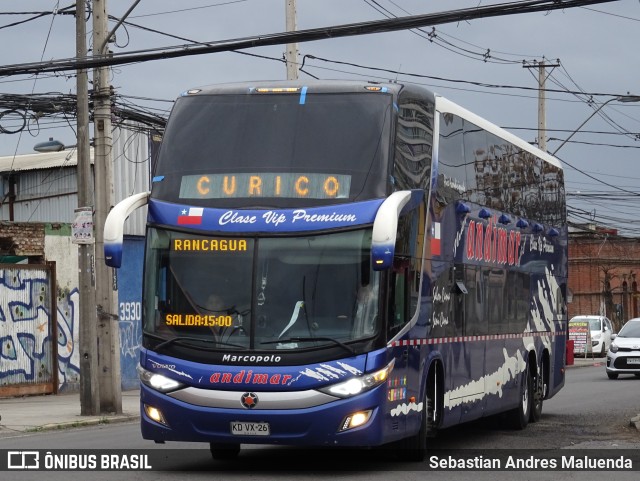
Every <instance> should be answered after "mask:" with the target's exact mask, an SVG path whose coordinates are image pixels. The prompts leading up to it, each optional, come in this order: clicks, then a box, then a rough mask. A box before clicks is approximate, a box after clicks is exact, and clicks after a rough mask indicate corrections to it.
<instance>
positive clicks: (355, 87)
mask: <svg viewBox="0 0 640 481" xmlns="http://www.w3.org/2000/svg"><path fill="white" fill-rule="evenodd" d="M287 87H289V88H291V87H297V88H304V87H306V88H307V89H312V90H311V92H322V93H344V92H354V93H357V92H362V91H363V89H364V88H366V87H381V88H383V89H384V91H385V92H387V93H391V94H393V95H394V96H396V97H397V95H398V94H399V93H400V91H402V90H404V89H407V90H410V91H414V92H416V93H418V92H419V93H420V94H421V95H424V96H425V97H428V98H430V99H431V100H434V101H435V104H436V111H438V112H449V113H452V114H456V115H458V116H460V117H463V118H465V119H467V120H469V121H470V122H472V123H474V124H475V125H477V126H478V127H481V128H483V129H485V130H486V131H488V132H491V133H492V134H494V135H497V136H498V137H501V138H503V139H505V140H507V141H509V142H511V143H512V144H514V145H516V146H518V147H520V148H521V149H523V150H526V151H528V152H531V153H532V154H534V155H536V156H537V157H540V158H541V159H543V160H545V161H546V162H548V163H550V164H552V165H555V166H556V167H558V168H560V169H561V168H562V164H561V163H560V161H559V160H558V159H557V158H555V157H553V156H552V155H550V154H548V153H547V152H544V151H543V150H540V149H538V148H537V147H534V146H533V145H531V144H529V143H528V142H526V141H524V140H522V139H521V138H519V137H517V136H516V135H514V134H512V133H511V132H508V131H507V130H505V129H503V128H501V127H498V126H497V125H495V124H493V123H491V122H490V121H488V120H486V119H484V118H482V117H480V116H479V115H477V114H474V113H473V112H470V111H469V110H467V109H465V108H464V107H461V106H460V105H458V104H456V103H455V102H452V101H451V100H448V99H446V98H445V97H442V96H441V95H439V94H437V93H434V92H432V91H430V90H428V89H426V88H424V87H421V86H417V85H414V84H410V83H408V84H402V83H395V82H377V81H368V80H308V79H306V80H304V81H303V80H255V81H247V82H234V83H224V84H215V85H207V86H203V87H196V88H193V89H190V90H187V91H185V92H183V93H182V94H181V96H187V95H194V94H200V95H217V94H226V95H228V94H247V93H249V92H252V91H254V90H255V89H258V88H265V89H267V88H287ZM307 92H308V93H311V92H309V91H308V90H307Z"/></svg>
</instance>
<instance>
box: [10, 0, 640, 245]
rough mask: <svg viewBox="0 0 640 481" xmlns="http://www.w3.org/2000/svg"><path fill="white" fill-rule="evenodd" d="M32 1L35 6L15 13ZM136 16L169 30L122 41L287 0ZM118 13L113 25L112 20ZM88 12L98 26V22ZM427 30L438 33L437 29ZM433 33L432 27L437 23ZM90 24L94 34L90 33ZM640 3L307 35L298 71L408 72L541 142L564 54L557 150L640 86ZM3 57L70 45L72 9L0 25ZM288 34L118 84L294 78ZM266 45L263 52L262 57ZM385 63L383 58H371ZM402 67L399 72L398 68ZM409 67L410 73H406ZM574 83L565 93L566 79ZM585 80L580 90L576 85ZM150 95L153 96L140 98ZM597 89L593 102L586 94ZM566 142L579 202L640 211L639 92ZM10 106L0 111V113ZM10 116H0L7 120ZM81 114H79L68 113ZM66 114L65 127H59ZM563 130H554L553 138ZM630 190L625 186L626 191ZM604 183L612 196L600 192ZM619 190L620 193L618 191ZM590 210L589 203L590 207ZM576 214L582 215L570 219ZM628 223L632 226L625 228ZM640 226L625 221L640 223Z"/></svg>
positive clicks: (172, 92)
mask: <svg viewBox="0 0 640 481" xmlns="http://www.w3.org/2000/svg"><path fill="white" fill-rule="evenodd" d="M73 3H74V2H73V1H70V0H68V1H67V2H64V1H63V0H59V1H58V0H30V1H28V2H25V1H24V0H2V1H1V2H0V27H3V26H5V25H9V24H11V23H15V22H19V21H21V20H26V19H28V18H32V17H34V14H33V12H47V11H48V12H51V11H53V10H54V9H56V8H59V9H62V8H65V7H69V6H70V5H73ZM133 3H134V0H108V3H107V6H108V11H109V14H110V15H111V16H114V17H121V16H122V15H123V14H124V13H125V12H126V11H127V10H128V9H129V7H130V6H131V5H132V4H133ZM494 3H497V2H488V1H485V0H482V1H480V0H446V1H445V0H431V1H428V0H297V25H298V29H299V30H303V29H308V28H316V27H327V26H334V25H341V24H347V23H352V22H362V21H370V20H382V19H384V18H387V17H390V16H398V17H399V16H406V15H418V14H427V13H436V12H443V11H447V10H454V9H459V8H471V7H477V6H488V5H492V4H494ZM14 12H31V13H29V14H25V15H8V13H14ZM128 21H130V22H132V23H134V24H137V25H140V26H143V27H146V28H150V29H153V30H156V31H159V32H164V33H166V34H167V35H163V34H161V33H154V32H150V31H145V30H143V29H140V28H136V27H132V26H127V27H126V28H124V27H121V28H120V29H119V30H118V32H117V40H116V43H115V44H111V50H112V51H113V52H115V53H121V52H128V51H134V50H143V49H148V48H158V47H167V46H175V45H181V44H184V43H187V42H186V41H184V40H178V39H176V38H172V37H171V36H169V35H173V36H176V37H182V38H186V39H190V40H194V41H218V40H225V39H235V38H241V37H246V36H254V35H259V34H271V33H277V32H283V31H285V0H183V1H180V2H176V1H175V0H142V1H141V2H140V3H139V5H138V6H137V7H136V8H135V10H134V11H133V12H132V13H131V15H130V16H129V17H128ZM113 26H115V23H113V22H112V23H111V24H110V28H113ZM90 30H91V24H90V23H89V25H88V31H89V32H90ZM429 34H431V36H430V35H429ZM433 34H435V36H433ZM89 37H90V36H89ZM639 37H640V2H639V1H638V0H620V1H616V2H612V3H603V4H597V5H593V6H590V7H581V8H572V9H565V10H554V11H550V12H546V13H530V14H522V15H512V16H503V17H497V18H486V19H478V20H473V21H469V22H460V23H455V24H446V25H438V26H436V27H435V31H433V30H432V28H431V27H425V28H424V29H421V30H412V31H402V32H394V33H385V34H372V35H364V36H358V37H346V38H336V39H329V40H322V41H316V42H307V43H301V44H299V57H298V58H299V60H300V62H302V60H303V58H304V56H306V55H311V56H315V57H320V58H323V59H326V60H327V61H319V60H310V59H308V58H306V59H305V60H304V71H303V72H300V79H302V80H304V79H311V78H313V77H312V76H315V77H318V78H321V79H330V78H351V79H365V78H369V79H374V80H390V79H392V80H396V79H397V80H398V81H399V82H405V81H406V82H413V83H417V84H420V85H423V86H426V87H428V88H430V89H432V90H434V91H435V92H437V93H439V94H442V95H444V96H445V97H448V98H449V99H451V100H453V101H454V102H456V103H458V104H460V105H462V106H464V107H466V108H467V109H469V110H472V111H473V112H475V113H477V114H479V115H481V116H483V117H485V118H487V119H488V120H490V121H492V122H494V123H496V124H498V125H500V126H501V127H505V128H507V129H508V130H511V131H512V132H513V133H515V134H516V135H518V136H520V137H522V138H524V139H525V140H526V141H529V142H535V141H536V138H537V131H536V129H537V122H538V94H537V91H536V88H537V70H534V69H530V68H525V67H524V66H525V65H532V64H533V62H534V61H543V60H544V61H545V62H548V63H553V64H555V63H558V59H559V64H560V66H559V67H554V68H553V69H551V68H550V69H549V70H548V74H549V79H548V80H547V88H548V89H554V90H558V91H561V92H548V93H547V95H546V96H547V102H546V107H547V122H546V125H547V129H548V132H547V137H548V140H547V149H548V150H549V151H550V152H553V151H554V150H555V149H556V148H558V147H559V146H560V144H561V140H559V139H564V138H566V137H567V136H568V135H570V133H571V132H572V131H573V130H575V129H576V128H578V126H580V124H582V123H583V122H584V121H585V120H586V119H587V118H589V116H590V115H591V114H592V113H593V111H594V109H595V108H597V107H598V106H599V105H600V104H602V103H603V102H606V101H608V100H610V99H612V98H614V97H616V96H618V95H626V94H628V93H629V94H632V95H635V94H637V95H640V84H639V81H640V57H639V56H638V53H637V45H638V44H640V42H639V40H640V38H639ZM0 41H1V43H2V45H3V48H2V52H1V53H0V65H11V64H20V63H26V62H38V61H40V60H51V59H60V58H70V57H73V56H74V55H75V20H74V18H73V17H72V16H70V15H55V16H54V15H45V16H42V17H41V18H38V19H36V20H33V21H29V22H26V23H23V24H20V25H16V26H11V27H6V28H0ZM284 50H285V47H284V46H273V47H262V48H254V49H250V50H245V51H244V52H246V53H249V54H254V55H257V56H251V55H242V54H240V53H232V52H229V53H216V54H208V55H199V56H190V57H185V58H179V59H168V60H158V61H152V62H145V63H141V64H137V65H132V66H121V67H116V68H114V69H113V75H112V84H113V86H114V87H115V88H116V90H117V92H118V94H121V95H124V96H129V97H133V99H132V101H133V102H134V103H136V104H138V105H145V106H148V107H150V108H154V109H167V110H168V109H170V108H171V101H172V100H173V99H174V98H175V97H176V96H177V95H178V94H179V93H180V92H182V91H184V90H186V89H188V88H190V87H196V86H201V85H206V84H214V83H222V82H230V81H246V80H256V79H284V78H286V70H285V66H284V64H283V63H282V62H281V61H279V59H282V57H283V53H284ZM258 56H261V57H267V58H261V57H258ZM374 69H377V70H374ZM394 72H397V73H394ZM409 74H411V75H409ZM75 88H76V87H75V77H74V76H73V73H72V72H71V73H68V74H67V75H61V76H58V77H54V78H52V77H51V76H49V75H47V76H42V77H39V78H34V77H25V76H20V77H8V78H7V77H5V78H0V94H6V93H20V94H31V93H33V92H35V93H44V92H63V93H75ZM562 91H564V92H562ZM579 92H584V93H583V94H580V93H579ZM144 99H153V100H144ZM588 99H592V103H591V105H590V104H589V103H588V102H587V100H588ZM600 113H602V114H605V115H606V117H607V119H604V118H602V117H601V116H600V115H596V116H594V117H593V118H591V119H590V120H589V121H588V122H587V123H586V124H585V125H584V127H582V129H581V133H578V134H576V135H575V136H574V137H573V138H572V139H571V142H569V143H567V144H566V145H564V146H563V147H562V148H561V149H560V150H559V151H558V154H557V155H558V157H559V158H560V159H561V160H562V161H563V163H564V165H565V169H566V179H567V190H568V192H569V193H570V194H571V198H570V204H573V206H574V207H575V208H579V209H582V210H584V211H586V212H591V214H595V218H596V220H598V221H600V222H602V223H609V224H614V223H615V224H617V225H618V226H620V227H623V225H622V224H621V223H620V222H613V220H611V219H609V217H612V218H615V219H616V220H625V222H626V221H629V220H634V219H640V215H639V214H640V202H639V200H635V199H634V198H633V195H632V194H630V192H640V188H638V182H639V180H640V165H639V159H638V155H639V152H640V151H639V150H638V147H640V142H638V141H636V140H634V139H635V136H637V135H638V133H639V132H640V103H635V104H634V103H627V104H621V103H619V102H617V101H612V102H610V103H608V104H607V106H606V107H604V108H603V109H602V110H601V111H600ZM1 114H2V112H1V111H0V115H1ZM6 120H7V119H6V118H5V119H3V118H2V117H0V126H2V125H4V124H3V121H6ZM72 123H73V124H74V123H75V120H73V121H72ZM63 125H64V122H63V121H62V120H61V119H58V121H57V122H56V123H51V122H43V123H41V124H40V129H38V128H37V127H38V126H37V125H36V124H33V123H31V124H29V130H28V131H27V130H26V129H25V130H23V131H22V132H20V133H16V134H3V133H0V155H14V154H15V153H30V152H32V147H33V145H34V144H35V143H37V142H40V141H44V140H47V138H48V137H49V136H54V137H55V138H57V139H59V140H61V141H62V142H64V143H65V144H75V134H74V130H73V129H72V128H70V127H61V126H63ZM54 126H58V127H57V128H55V129H54V128H53V127H54ZM556 139H558V140H556ZM619 189H622V190H623V191H620V190H619ZM596 192H604V193H607V195H608V196H609V200H608V201H602V200H595V199H593V197H592V195H593V194H594V193H596ZM617 194H621V196H622V197H621V198H615V199H614V197H613V196H614V195H617ZM587 217H588V215H587ZM573 220H574V221H579V220H580V219H579V218H574V219H573ZM628 227H629V226H626V227H625V228H628ZM636 228H637V230H636V231H635V232H634V231H627V232H628V233H629V234H633V235H639V236H640V221H639V223H638V224H637V227H636Z"/></svg>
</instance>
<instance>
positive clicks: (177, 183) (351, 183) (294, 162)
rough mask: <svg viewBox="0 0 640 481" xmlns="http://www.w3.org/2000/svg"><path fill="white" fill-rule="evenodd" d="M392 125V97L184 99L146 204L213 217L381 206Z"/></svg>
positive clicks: (325, 95)
mask: <svg viewBox="0 0 640 481" xmlns="http://www.w3.org/2000/svg"><path fill="white" fill-rule="evenodd" d="M390 124H391V96H390V95H387V94H380V93H376V94H372V93H348V94H347V93H341V94H336V93H333V94H330V93H317V94H311V93H310V94H307V95H306V97H305V98H304V101H302V100H301V97H300V95H294V94H264V95H260V94H243V95H196V96H193V97H190V96H186V97H182V98H180V99H178V101H177V102H176V105H175V107H174V109H173V111H172V113H171V122H170V123H169V125H168V127H167V130H166V132H165V134H164V138H163V142H162V149H161V151H160V155H159V159H158V165H157V168H156V171H155V176H156V178H158V179H162V181H160V182H156V183H154V185H153V194H152V196H153V197H154V198H155V199H160V200H164V201H168V202H177V203H188V204H193V205H201V206H210V207H220V206H224V207H228V206H229V202H230V200H232V201H233V205H234V206H272V207H273V206H276V207H278V206H279V207H288V206H290V205H291V199H292V198H295V199H296V205H297V206H305V205H322V204H330V203H337V202H342V203H344V202H347V201H354V200H366V199H373V198H382V197H385V196H386V195H387V194H388V193H387V191H386V188H387V183H388V175H387V170H388V162H389V160H388V158H389V151H390V145H389V137H390V130H391V127H390ZM301 179H302V181H303V182H304V183H303V184H300V183H299V182H300V181H301ZM297 182H298V183H297ZM338 184H339V186H338ZM301 185H302V187H301ZM296 187H298V188H297V189H296Z"/></svg>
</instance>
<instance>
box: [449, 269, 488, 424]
mask: <svg viewBox="0 0 640 481" xmlns="http://www.w3.org/2000/svg"><path fill="white" fill-rule="evenodd" d="M452 277H453V286H452V289H451V292H452V299H451V302H452V307H453V309H452V310H453V320H454V325H455V327H456V334H457V336H459V337H458V342H456V343H455V344H456V346H454V350H457V351H458V355H457V356H456V357H455V359H456V363H455V365H454V366H452V368H453V370H454V373H455V374H454V375H453V376H452V378H453V379H455V386H454V387H453V389H452V395H451V400H452V401H453V404H458V405H460V406H461V411H460V421H461V422H464V421H468V420H471V419H475V418H477V417H479V416H481V415H482V412H483V410H484V391H485V385H484V384H485V376H484V374H485V372H484V371H485V336H484V335H483V334H486V330H485V328H484V319H483V316H482V311H481V310H480V307H481V305H482V296H481V294H482V285H481V284H480V285H478V282H477V277H478V271H477V267H476V266H472V265H465V264H455V265H454V268H453V276H452ZM478 287H480V290H478Z"/></svg>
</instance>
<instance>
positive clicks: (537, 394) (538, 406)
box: [529, 362, 547, 423]
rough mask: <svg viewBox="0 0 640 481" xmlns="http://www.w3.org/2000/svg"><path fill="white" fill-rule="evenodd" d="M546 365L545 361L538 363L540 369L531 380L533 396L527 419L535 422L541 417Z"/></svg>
mask: <svg viewBox="0 0 640 481" xmlns="http://www.w3.org/2000/svg"><path fill="white" fill-rule="evenodd" d="M545 372H546V366H545V363H544V362H542V363H540V369H539V370H538V374H537V375H536V377H535V379H534V380H533V389H532V391H533V398H532V400H531V415H530V416H529V421H530V422H532V423H537V422H538V421H540V419H541V418H542V403H543V401H544V396H545V395H546V393H547V381H546V378H545Z"/></svg>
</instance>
